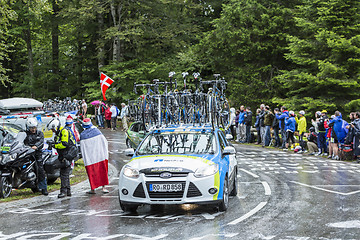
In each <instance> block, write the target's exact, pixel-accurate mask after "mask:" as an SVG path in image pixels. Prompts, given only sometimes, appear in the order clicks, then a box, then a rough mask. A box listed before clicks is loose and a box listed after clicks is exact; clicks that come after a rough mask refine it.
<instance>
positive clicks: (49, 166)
mask: <svg viewBox="0 0 360 240" xmlns="http://www.w3.org/2000/svg"><path fill="white" fill-rule="evenodd" d="M53 144H54V143H53V142H52V141H47V142H46V143H45V144H44V148H43V150H42V159H44V170H45V173H46V178H47V184H53V183H54V182H55V181H56V179H58V177H60V167H61V163H60V161H59V158H58V154H57V152H56V150H55V148H53Z"/></svg>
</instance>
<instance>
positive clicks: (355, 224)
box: [326, 220, 360, 228]
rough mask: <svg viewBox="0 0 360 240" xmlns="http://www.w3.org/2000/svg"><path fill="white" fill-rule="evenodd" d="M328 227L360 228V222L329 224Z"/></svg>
mask: <svg viewBox="0 0 360 240" xmlns="http://www.w3.org/2000/svg"><path fill="white" fill-rule="evenodd" d="M326 226H328V227H333V228H360V220H353V221H346V222H337V223H328V224H326Z"/></svg>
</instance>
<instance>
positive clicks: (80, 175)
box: [0, 159, 88, 202]
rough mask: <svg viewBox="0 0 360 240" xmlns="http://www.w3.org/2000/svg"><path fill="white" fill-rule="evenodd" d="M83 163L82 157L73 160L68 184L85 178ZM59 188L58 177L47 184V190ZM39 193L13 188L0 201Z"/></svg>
mask: <svg viewBox="0 0 360 240" xmlns="http://www.w3.org/2000/svg"><path fill="white" fill-rule="evenodd" d="M87 178H88V177H87V174H86V170H85V165H84V162H83V160H82V159H79V160H78V161H76V162H75V167H74V169H73V171H72V174H71V178H70V184H71V185H73V184H77V183H80V182H82V181H85V180H86V179H87ZM59 189H60V178H58V179H57V180H56V181H55V182H54V183H53V184H51V185H48V192H53V191H57V190H59ZM38 195H41V193H33V192H32V190H31V189H30V188H26V189H13V191H12V192H11V195H10V196H9V197H8V198H5V199H0V202H10V201H15V200H20V199H25V198H31V197H35V196H38Z"/></svg>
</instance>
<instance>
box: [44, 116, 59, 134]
mask: <svg viewBox="0 0 360 240" xmlns="http://www.w3.org/2000/svg"><path fill="white" fill-rule="evenodd" d="M47 129H48V130H53V129H54V130H55V131H56V132H57V131H58V130H59V129H60V121H59V119H56V118H54V119H52V120H51V121H50V122H49V123H48V125H47Z"/></svg>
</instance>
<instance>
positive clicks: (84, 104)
mask: <svg viewBox="0 0 360 240" xmlns="http://www.w3.org/2000/svg"><path fill="white" fill-rule="evenodd" d="M81 109H82V112H81V114H82V115H83V116H84V118H85V117H86V112H87V104H86V102H85V99H83V100H82V104H81Z"/></svg>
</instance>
